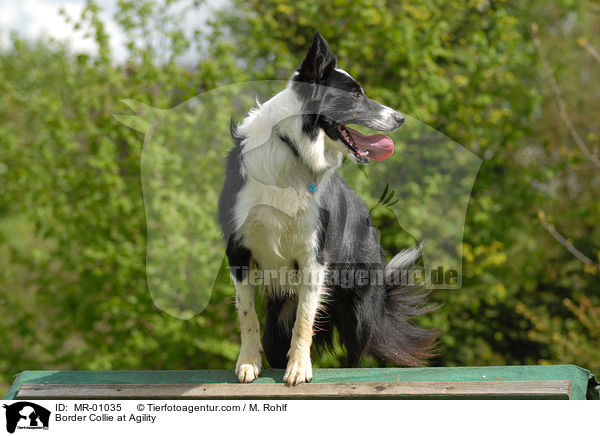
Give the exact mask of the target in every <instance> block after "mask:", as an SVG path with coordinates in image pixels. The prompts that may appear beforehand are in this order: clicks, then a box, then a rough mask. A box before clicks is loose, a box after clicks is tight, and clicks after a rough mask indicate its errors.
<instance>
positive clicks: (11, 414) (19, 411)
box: [3, 401, 50, 433]
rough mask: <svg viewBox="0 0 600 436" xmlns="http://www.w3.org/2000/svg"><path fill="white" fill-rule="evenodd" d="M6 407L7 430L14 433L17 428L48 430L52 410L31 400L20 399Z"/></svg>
mask: <svg viewBox="0 0 600 436" xmlns="http://www.w3.org/2000/svg"><path fill="white" fill-rule="evenodd" d="M3 407H4V408H5V409H6V431H8V432H9V433H14V432H15V430H16V429H19V430H21V429H28V430H41V429H43V430H47V429H48V423H49V421H50V411H49V410H48V409H45V408H43V407H42V406H38V405H37V404H35V403H30V402H29V401H19V402H17V403H13V404H10V405H8V406H7V405H3Z"/></svg>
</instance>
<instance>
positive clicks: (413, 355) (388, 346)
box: [370, 246, 439, 366]
mask: <svg viewBox="0 0 600 436" xmlns="http://www.w3.org/2000/svg"><path fill="white" fill-rule="evenodd" d="M420 255H421V250H420V246H418V247H413V248H410V249H408V250H404V251H401V252H400V253H398V254H397V255H396V256H395V257H394V258H393V259H392V260H391V261H390V263H388V265H387V266H386V270H385V278H386V283H387V285H386V296H385V303H384V306H383V313H382V317H381V322H380V323H379V325H378V326H377V327H376V330H375V332H374V337H373V338H372V339H371V341H370V351H371V354H372V355H373V356H375V357H376V358H377V359H380V360H383V361H386V362H389V363H393V364H395V365H400V366H422V365H424V364H425V361H426V359H428V358H430V357H433V356H434V355H435V347H436V339H437V337H438V336H439V332H438V331H436V330H429V329H424V328H422V327H419V326H418V325H416V324H414V323H413V322H412V321H411V318H413V317H415V316H418V315H422V314H424V313H427V312H431V311H432V310H435V307H432V306H431V305H429V304H428V303H427V297H428V294H429V293H428V292H427V290H426V289H425V284H424V283H423V282H420V283H414V282H412V281H411V280H410V277H411V275H412V273H413V272H414V270H415V262H416V261H417V260H418V259H419V257H420Z"/></svg>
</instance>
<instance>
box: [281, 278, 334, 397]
mask: <svg viewBox="0 0 600 436" xmlns="http://www.w3.org/2000/svg"><path fill="white" fill-rule="evenodd" d="M310 272H311V274H310V276H311V280H310V281H311V283H301V284H300V286H298V288H297V293H298V308H297V309H296V321H295V322H294V328H293V329H292V342H291V344H290V350H289V351H288V363H287V367H286V369H285V374H284V376H283V381H284V382H286V383H287V384H288V385H290V386H295V385H297V384H298V383H304V382H309V381H311V380H312V363H311V361H310V347H311V345H312V337H313V324H314V321H315V315H316V313H317V309H318V307H319V302H320V299H321V295H322V290H323V272H324V271H323V269H322V268H313V269H311V271H310ZM302 280H305V277H302Z"/></svg>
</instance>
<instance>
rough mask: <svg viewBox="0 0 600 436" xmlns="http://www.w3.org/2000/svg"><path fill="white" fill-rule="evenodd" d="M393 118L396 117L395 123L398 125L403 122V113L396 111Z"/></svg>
mask: <svg viewBox="0 0 600 436" xmlns="http://www.w3.org/2000/svg"><path fill="white" fill-rule="evenodd" d="M394 118H395V119H396V123H397V124H398V127H400V126H401V125H402V124H404V115H402V114H401V113H399V112H396V114H395V115H394Z"/></svg>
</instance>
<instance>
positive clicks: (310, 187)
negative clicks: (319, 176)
mask: <svg viewBox="0 0 600 436" xmlns="http://www.w3.org/2000/svg"><path fill="white" fill-rule="evenodd" d="M308 191H309V192H310V193H311V194H314V193H316V192H317V184H316V183H311V184H310V185H308Z"/></svg>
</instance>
